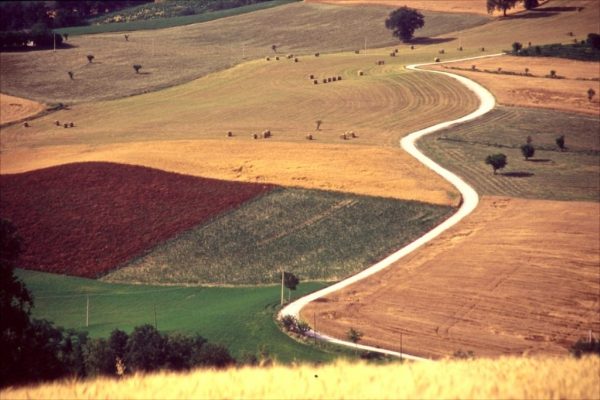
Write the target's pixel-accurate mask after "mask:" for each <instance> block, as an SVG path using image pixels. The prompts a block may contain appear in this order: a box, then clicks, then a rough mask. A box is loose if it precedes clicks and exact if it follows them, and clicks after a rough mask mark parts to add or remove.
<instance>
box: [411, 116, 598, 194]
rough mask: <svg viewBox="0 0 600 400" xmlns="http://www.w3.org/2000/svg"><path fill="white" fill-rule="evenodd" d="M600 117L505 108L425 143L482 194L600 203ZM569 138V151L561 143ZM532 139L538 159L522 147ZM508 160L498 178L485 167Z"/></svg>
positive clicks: (429, 152) (428, 151) (426, 148)
mask: <svg viewBox="0 0 600 400" xmlns="http://www.w3.org/2000/svg"><path fill="white" fill-rule="evenodd" d="M598 123H599V121H598V118H594V117H585V116H580V115H571V114H566V113H561V112H556V111H544V110H535V109H526V108H512V107H503V106H499V107H497V108H496V109H495V110H493V111H492V112H490V113H489V114H487V115H486V116H484V117H483V118H482V119H479V120H477V121H474V122H469V123H466V124H464V125H461V126H458V127H455V128H451V129H448V130H445V131H443V132H440V133H438V134H435V135H431V136H429V137H426V138H424V139H423V140H421V141H420V142H419V146H420V147H421V148H422V149H423V151H424V152H425V153H426V154H427V155H428V156H429V157H432V158H433V159H434V160H436V161H438V162H440V163H441V164H442V165H443V166H445V167H447V168H450V169H451V170H455V171H460V173H461V175H462V176H464V177H465V178H466V179H467V181H468V182H469V183H470V184H471V185H473V186H474V187H475V189H476V190H477V192H478V193H481V194H489V195H503V196H515V197H525V198H539V199H551V200H588V201H598V200H600V182H599V181H598V174H599V173H600V169H599V168H600V167H599V162H600V138H599V137H598V134H597V132H598ZM563 135H564V140H565V147H566V149H565V150H563V149H561V148H560V147H559V146H558V144H557V143H556V141H557V139H558V138H559V137H561V136H563ZM528 136H530V137H531V140H532V143H531V144H532V145H533V147H534V148H535V157H534V158H530V159H529V160H525V157H523V154H522V152H521V147H522V146H523V145H524V144H525V143H526V142H527V140H528V139H527V137H528ZM495 153H502V154H505V155H506V156H507V162H508V165H507V166H506V167H505V168H504V169H503V171H502V172H501V173H498V174H497V175H494V174H493V172H492V168H490V167H489V166H487V165H486V164H485V162H484V160H485V159H486V157H487V156H488V155H490V154H495Z"/></svg>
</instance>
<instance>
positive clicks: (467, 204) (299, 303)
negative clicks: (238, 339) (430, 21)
mask: <svg viewBox="0 0 600 400" xmlns="http://www.w3.org/2000/svg"><path fill="white" fill-rule="evenodd" d="M500 55H502V54H493V55H486V56H479V57H471V58H464V59H461V60H454V61H467V60H474V59H479V58H485V57H496V56H500ZM432 64H435V63H426V64H415V65H409V66H407V67H406V68H407V69H410V70H414V71H418V68H419V67H422V66H426V65H432ZM427 72H429V73H435V74H442V75H446V76H449V77H451V78H453V79H456V80H457V81H459V82H460V83H462V84H463V85H465V86H466V87H467V88H469V89H470V90H471V91H472V92H474V93H475V95H476V96H477V97H478V98H479V102H480V104H479V107H478V108H477V110H475V111H473V112H472V113H470V114H468V115H465V116H464V117H462V118H458V119H455V120H452V121H446V122H442V123H439V124H436V125H433V126H430V127H429V128H425V129H421V130H419V131H416V132H413V133H411V134H409V135H407V136H405V137H404V138H403V139H402V140H401V141H400V146H401V147H402V148H403V149H404V150H405V151H407V152H408V153H409V154H410V155H412V156H413V157H415V158H416V159H417V160H419V161H420V162H421V163H423V164H424V165H425V166H426V167H427V168H429V169H431V170H433V171H434V172H436V173H437V174H439V175H441V176H442V177H443V178H444V179H446V180H447V181H448V182H450V183H451V184H453V185H454V186H455V187H456V188H457V190H458V191H459V192H460V194H461V196H462V203H461V206H460V208H459V209H458V211H457V212H456V213H455V214H453V215H452V216H451V217H450V218H448V219H447V220H445V221H444V222H442V223H441V224H440V225H438V226H436V227H435V228H433V229H432V230H430V231H429V232H427V233H426V234H425V235H423V236H421V237H420V238H418V239H417V240H415V241H414V242H412V243H410V244H408V245H406V246H405V247H403V248H402V249H400V250H398V251H397V252H395V253H394V254H392V255H390V256H388V257H387V258H385V259H383V260H381V261H380V262H378V263H377V264H375V265H373V266H371V267H369V268H367V269H365V270H363V271H362V272H359V273H358V274H356V275H353V276H351V277H349V278H347V279H344V280H342V281H340V282H337V283H336V284H334V285H332V286H329V287H326V288H324V289H321V290H319V291H317V292H314V293H311V294H309V295H307V296H304V297H302V298H300V299H298V300H296V301H294V302H292V303H290V304H288V305H287V306H285V307H284V308H283V309H282V310H281V311H280V312H279V315H278V318H282V317H283V316H286V315H291V316H293V317H296V318H299V317H300V310H302V308H304V306H306V305H307V304H308V303H310V302H311V301H314V300H316V299H318V298H321V297H323V296H326V295H329V294H331V293H334V292H336V291H338V290H341V289H343V288H345V287H347V286H349V285H352V284H353V283H355V282H358V281H360V280H362V279H365V278H367V277H369V276H371V275H373V274H376V273H377V272H379V271H381V270H383V269H385V268H387V267H389V266H390V265H392V264H394V263H395V262H397V261H398V260H400V259H401V258H402V257H404V256H406V255H407V254H409V253H411V252H413V251H415V250H416V249H418V248H419V247H421V246H423V245H424V244H425V243H427V242H429V241H431V240H433V239H435V238H436V237H438V236H439V235H440V234H442V233H443V232H444V231H446V230H448V229H450V228H451V227H453V226H454V225H456V224H457V223H458V222H460V221H461V220H462V219H463V218H464V217H466V216H467V215H469V214H470V213H471V212H472V211H473V210H475V208H476V207H477V204H478V203H479V196H478V195H477V192H476V191H475V189H473V188H472V187H471V186H469V185H468V184H467V183H466V182H465V181H463V180H462V179H461V178H460V177H458V176H457V175H456V174H454V173H452V172H450V171H448V170H447V169H445V168H443V167H441V166H440V165H439V164H437V163H436V162H434V161H433V160H432V159H430V158H428V157H427V156H425V155H424V154H423V153H421V152H420V151H419V149H418V148H417V146H416V142H417V141H418V140H419V139H420V138H422V137H423V136H425V135H428V134H430V133H433V132H437V131H439V130H441V129H445V128H449V127H451V126H454V125H457V124H461V123H463V122H467V121H471V120H473V119H475V118H479V117H480V116H482V115H484V114H486V113H487V112H489V111H491V110H492V109H493V108H494V106H495V105H496V101H495V99H494V96H493V95H492V94H491V93H490V92H489V91H488V90H487V89H486V88H484V87H483V86H481V85H480V84H478V83H476V82H474V81H472V80H470V79H467V78H465V77H463V76H460V75H456V74H452V73H449V72H444V71H427ZM309 336H311V337H316V338H317V339H320V340H324V341H327V342H330V343H333V344H338V345H344V346H349V347H353V348H357V349H361V350H365V351H373V352H378V353H383V354H387V355H392V356H396V357H402V358H405V359H410V360H427V359H425V358H422V357H417V356H413V355H410V354H405V353H400V352H397V351H392V350H387V349H382V348H379V347H373V346H366V345H360V344H355V343H352V342H348V341H344V340H340V339H337V338H334V337H331V336H328V335H325V334H322V333H319V332H316V331H310V332H309Z"/></svg>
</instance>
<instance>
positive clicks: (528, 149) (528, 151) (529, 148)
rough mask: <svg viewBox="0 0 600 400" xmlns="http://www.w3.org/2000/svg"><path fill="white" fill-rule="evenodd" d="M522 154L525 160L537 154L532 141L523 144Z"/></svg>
mask: <svg viewBox="0 0 600 400" xmlns="http://www.w3.org/2000/svg"><path fill="white" fill-rule="evenodd" d="M521 154H523V157H525V160H529V159H530V158H531V157H533V156H534V154H535V148H534V147H533V145H532V144H531V143H525V144H524V145H523V146H521Z"/></svg>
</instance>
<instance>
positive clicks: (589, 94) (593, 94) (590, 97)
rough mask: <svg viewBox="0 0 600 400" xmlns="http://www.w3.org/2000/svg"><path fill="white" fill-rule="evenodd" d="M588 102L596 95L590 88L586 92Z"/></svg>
mask: <svg viewBox="0 0 600 400" xmlns="http://www.w3.org/2000/svg"><path fill="white" fill-rule="evenodd" d="M587 95H588V100H589V101H592V98H593V97H594V96H595V95H596V91H595V90H594V89H592V88H589V89H588V91H587Z"/></svg>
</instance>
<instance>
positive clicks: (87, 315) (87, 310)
mask: <svg viewBox="0 0 600 400" xmlns="http://www.w3.org/2000/svg"><path fill="white" fill-rule="evenodd" d="M86 298H87V301H86V305H85V327H86V328H87V327H89V326H90V295H87V296H86Z"/></svg>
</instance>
